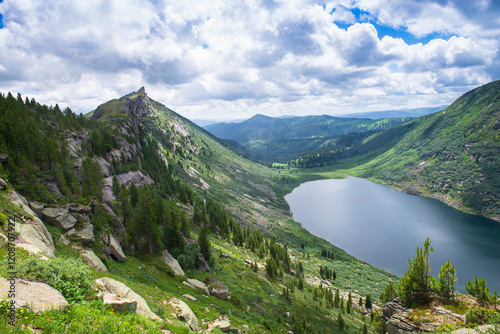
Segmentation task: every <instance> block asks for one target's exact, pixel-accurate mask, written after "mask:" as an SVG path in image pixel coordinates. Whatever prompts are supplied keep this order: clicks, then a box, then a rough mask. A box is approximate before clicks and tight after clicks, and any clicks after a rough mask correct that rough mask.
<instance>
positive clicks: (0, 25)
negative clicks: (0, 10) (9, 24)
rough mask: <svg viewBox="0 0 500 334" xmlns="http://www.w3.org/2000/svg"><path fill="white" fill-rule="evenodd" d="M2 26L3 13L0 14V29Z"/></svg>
mask: <svg viewBox="0 0 500 334" xmlns="http://www.w3.org/2000/svg"><path fill="white" fill-rule="evenodd" d="M0 2H2V1H0ZM2 28H3V15H2V14H0V29H2Z"/></svg>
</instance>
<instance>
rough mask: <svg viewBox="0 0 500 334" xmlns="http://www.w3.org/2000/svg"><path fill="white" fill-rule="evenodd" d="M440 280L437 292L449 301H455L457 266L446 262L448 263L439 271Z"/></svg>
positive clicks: (437, 284)
mask: <svg viewBox="0 0 500 334" xmlns="http://www.w3.org/2000/svg"><path fill="white" fill-rule="evenodd" d="M438 279H439V281H438V282H437V283H436V288H437V289H436V290H437V292H438V293H439V294H440V295H441V297H443V298H445V299H448V300H453V299H455V283H456V282H457V276H456V271H455V266H453V265H452V264H451V263H450V261H446V263H445V264H443V266H442V267H441V270H440V271H439V274H438Z"/></svg>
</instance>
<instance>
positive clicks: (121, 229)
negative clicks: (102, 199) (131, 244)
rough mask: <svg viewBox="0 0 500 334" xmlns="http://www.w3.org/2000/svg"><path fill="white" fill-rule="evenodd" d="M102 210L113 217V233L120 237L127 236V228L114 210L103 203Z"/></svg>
mask: <svg viewBox="0 0 500 334" xmlns="http://www.w3.org/2000/svg"><path fill="white" fill-rule="evenodd" d="M102 208H103V209H104V210H105V211H106V212H107V213H109V214H110V215H111V220H112V221H113V233H115V234H116V235H118V236H121V235H123V234H125V233H126V231H125V226H123V222H122V220H121V219H120V218H119V217H118V216H117V215H116V213H115V212H114V211H113V209H111V208H110V207H109V206H108V205H107V204H106V203H102Z"/></svg>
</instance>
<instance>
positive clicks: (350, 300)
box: [347, 292, 352, 314]
mask: <svg viewBox="0 0 500 334" xmlns="http://www.w3.org/2000/svg"><path fill="white" fill-rule="evenodd" d="M351 308H352V295H351V292H349V297H347V314H351Z"/></svg>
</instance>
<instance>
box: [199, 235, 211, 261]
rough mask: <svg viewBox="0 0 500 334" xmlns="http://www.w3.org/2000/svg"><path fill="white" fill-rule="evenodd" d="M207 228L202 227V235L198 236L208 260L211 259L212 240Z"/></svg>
mask: <svg viewBox="0 0 500 334" xmlns="http://www.w3.org/2000/svg"><path fill="white" fill-rule="evenodd" d="M207 233H208V232H207V229H206V228H202V229H201V231H200V235H199V236H198V245H200V252H201V254H203V256H204V257H205V260H206V261H207V262H209V261H210V259H211V245H210V240H208V235H207Z"/></svg>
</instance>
